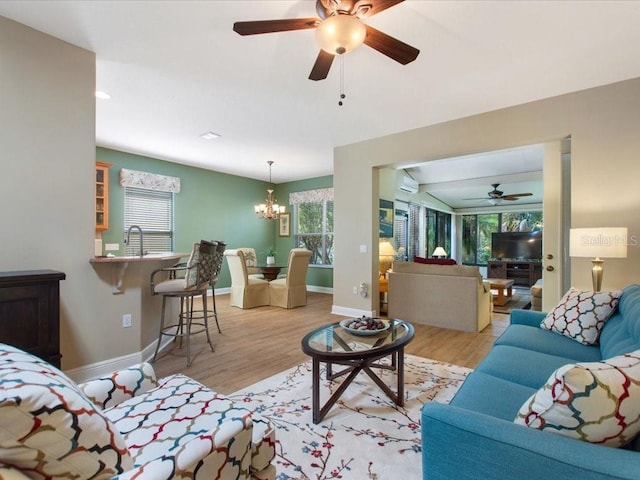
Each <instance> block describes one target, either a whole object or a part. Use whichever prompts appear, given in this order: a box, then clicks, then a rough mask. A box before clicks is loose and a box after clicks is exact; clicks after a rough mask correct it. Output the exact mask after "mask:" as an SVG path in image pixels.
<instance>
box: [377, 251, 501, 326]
mask: <svg viewBox="0 0 640 480" xmlns="http://www.w3.org/2000/svg"><path fill="white" fill-rule="evenodd" d="M388 275H389V294H388V309H389V310H388V311H389V317H391V318H399V319H401V320H405V321H407V322H411V323H422V324H426V325H433V326H435V327H443V328H452V329H454V330H463V331H467V332H479V331H481V330H482V329H484V328H485V327H486V326H487V325H489V324H490V323H491V311H492V306H493V297H492V294H491V288H490V286H489V284H488V283H486V282H484V281H483V280H482V275H480V269H479V268H478V267H473V266H465V265H434V264H422V263H417V262H394V263H393V268H392V271H390V272H389V274H388Z"/></svg>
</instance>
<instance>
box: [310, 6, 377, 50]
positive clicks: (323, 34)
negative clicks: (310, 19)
mask: <svg viewBox="0 0 640 480" xmlns="http://www.w3.org/2000/svg"><path fill="white" fill-rule="evenodd" d="M366 35H367V29H366V27H365V26H364V24H363V23H362V22H361V21H360V20H359V19H358V18H356V17H354V16H352V15H346V14H337V15H333V16H331V17H329V18H327V19H325V20H323V21H322V23H321V24H320V25H318V27H317V28H316V41H317V42H318V44H319V45H320V48H321V49H322V50H324V51H325V52H327V53H330V54H331V55H342V54H343V53H347V52H350V51H352V50H354V49H356V48H358V47H359V46H360V45H362V42H364V37H365V36H366Z"/></svg>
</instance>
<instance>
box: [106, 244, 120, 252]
mask: <svg viewBox="0 0 640 480" xmlns="http://www.w3.org/2000/svg"><path fill="white" fill-rule="evenodd" d="M104 249H105V251H107V252H113V251H115V250H120V244H119V243H107V244H105V246H104Z"/></svg>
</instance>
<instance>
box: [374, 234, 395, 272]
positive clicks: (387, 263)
mask: <svg viewBox="0 0 640 480" xmlns="http://www.w3.org/2000/svg"><path fill="white" fill-rule="evenodd" d="M378 250H379V251H378V257H379V260H380V276H381V277H383V276H384V275H385V273H387V270H389V269H390V268H391V264H392V263H393V259H394V258H395V256H396V249H395V248H393V245H392V244H391V242H389V241H386V240H385V241H384V242H380V245H379V247H378Z"/></svg>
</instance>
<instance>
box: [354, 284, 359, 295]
mask: <svg viewBox="0 0 640 480" xmlns="http://www.w3.org/2000/svg"><path fill="white" fill-rule="evenodd" d="M353 294H354V295H357V294H358V287H356V286H355V285H354V286H353Z"/></svg>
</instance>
